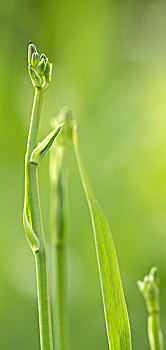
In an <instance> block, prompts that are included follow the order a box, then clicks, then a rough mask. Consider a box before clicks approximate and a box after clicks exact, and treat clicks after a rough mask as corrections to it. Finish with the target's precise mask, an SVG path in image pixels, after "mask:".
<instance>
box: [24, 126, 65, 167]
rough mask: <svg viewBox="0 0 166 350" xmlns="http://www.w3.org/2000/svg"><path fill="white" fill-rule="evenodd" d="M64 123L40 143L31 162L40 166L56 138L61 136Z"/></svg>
mask: <svg viewBox="0 0 166 350" xmlns="http://www.w3.org/2000/svg"><path fill="white" fill-rule="evenodd" d="M63 124H64V123H62V124H61V125H60V126H58V128H56V129H55V130H54V131H52V132H50V134H49V135H48V136H47V137H46V138H45V139H44V140H43V141H42V142H40V143H39V144H38V145H37V147H36V148H35V149H34V150H33V152H32V155H31V159H30V162H31V163H34V164H36V165H38V164H39V163H40V162H41V160H42V159H43V157H44V156H45V154H46V153H47V151H48V150H49V148H50V147H51V145H52V144H53V142H54V140H55V138H56V136H57V135H58V134H59V132H60V130H61V127H62V125H63Z"/></svg>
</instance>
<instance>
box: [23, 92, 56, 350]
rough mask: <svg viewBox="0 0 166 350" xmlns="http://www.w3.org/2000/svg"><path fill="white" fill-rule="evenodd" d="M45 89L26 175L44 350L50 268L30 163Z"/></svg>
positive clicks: (37, 105) (37, 102) (48, 337)
mask: <svg viewBox="0 0 166 350" xmlns="http://www.w3.org/2000/svg"><path fill="white" fill-rule="evenodd" d="M43 96H44V91H43V89H42V88H35V97H34V104H33V110H32V116H31V124H30V129H29V137H28V143H27V153H26V160H25V175H26V181H27V184H26V186H27V191H28V199H29V206H30V213H31V220H32V226H33V231H34V232H35V234H36V236H37V238H38V239H39V242H40V247H39V250H37V251H36V252H35V259H36V272H37V292H38V309H39V326H40V343H41V350H53V341H52V324H51V311H50V297H49V285H48V271H47V251H46V245H45V239H44V232H43V226H42V219H41V213H40V201H39V191H38V177H37V166H36V164H34V163H32V162H30V158H31V154H32V151H33V150H34V148H35V147H36V138H37V133H38V126H39V119H40V113H41V106H42V101H43Z"/></svg>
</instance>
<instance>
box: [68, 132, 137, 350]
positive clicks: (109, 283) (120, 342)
mask: <svg viewBox="0 0 166 350" xmlns="http://www.w3.org/2000/svg"><path fill="white" fill-rule="evenodd" d="M73 141H74V148H75V153H76V158H77V162H78V167H79V171H80V175H81V180H82V184H83V188H84V191H85V195H86V198H87V201H88V205H89V210H90V214H91V219H92V226H93V231H94V238H95V246H96V254H97V260H98V268H99V275H100V283H101V290H102V297H103V304H104V314H105V321H106V329H107V336H108V343H109V349H110V350H131V348H132V346H131V333H130V325H129V319H128V313H127V307H126V302H125V297H124V293H123V287H122V282H121V277H120V271H119V266H118V260H117V256H116V251H115V246H114V242H113V239H112V235H111V232H110V228H109V224H108V221H107V219H106V217H105V215H104V214H103V211H102V209H101V208H100V206H99V204H98V202H97V200H96V199H95V197H94V195H93V192H92V190H91V187H90V184H89V181H88V178H87V176H86V173H85V170H84V167H83V164H82V161H81V158H80V154H79V149H78V142H77V130H76V127H74V136H73Z"/></svg>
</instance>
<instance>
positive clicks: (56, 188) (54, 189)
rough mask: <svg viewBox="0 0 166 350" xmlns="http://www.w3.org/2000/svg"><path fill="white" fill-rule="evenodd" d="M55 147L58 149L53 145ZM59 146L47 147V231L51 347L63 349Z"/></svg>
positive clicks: (63, 195) (63, 224) (63, 192)
mask: <svg viewBox="0 0 166 350" xmlns="http://www.w3.org/2000/svg"><path fill="white" fill-rule="evenodd" d="M57 148H58V149H57ZM64 157H65V152H64V149H63V147H61V146H59V147H58V145H56V147H55V148H52V149H51V158H50V180H51V203H50V233H51V242H52V258H53V267H52V274H53V305H54V306H53V324H54V345H55V349H58V350H66V349H67V334H66V328H65V326H64V325H65V322H66V319H67V292H66V290H67V276H66V275H67V266H66V258H67V257H66V222H67V218H66V216H67V215H66V190H67V188H66V187H67V186H66V184H67V179H66V164H64V163H65V159H64Z"/></svg>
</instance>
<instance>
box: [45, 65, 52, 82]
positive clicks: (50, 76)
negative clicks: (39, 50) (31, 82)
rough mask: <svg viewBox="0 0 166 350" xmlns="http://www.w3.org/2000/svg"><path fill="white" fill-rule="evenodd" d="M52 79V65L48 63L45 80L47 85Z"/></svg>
mask: <svg viewBox="0 0 166 350" xmlns="http://www.w3.org/2000/svg"><path fill="white" fill-rule="evenodd" d="M51 78H52V63H49V62H48V61H47V63H46V69H45V72H44V80H45V82H46V83H47V84H49V83H50V82H51Z"/></svg>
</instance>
